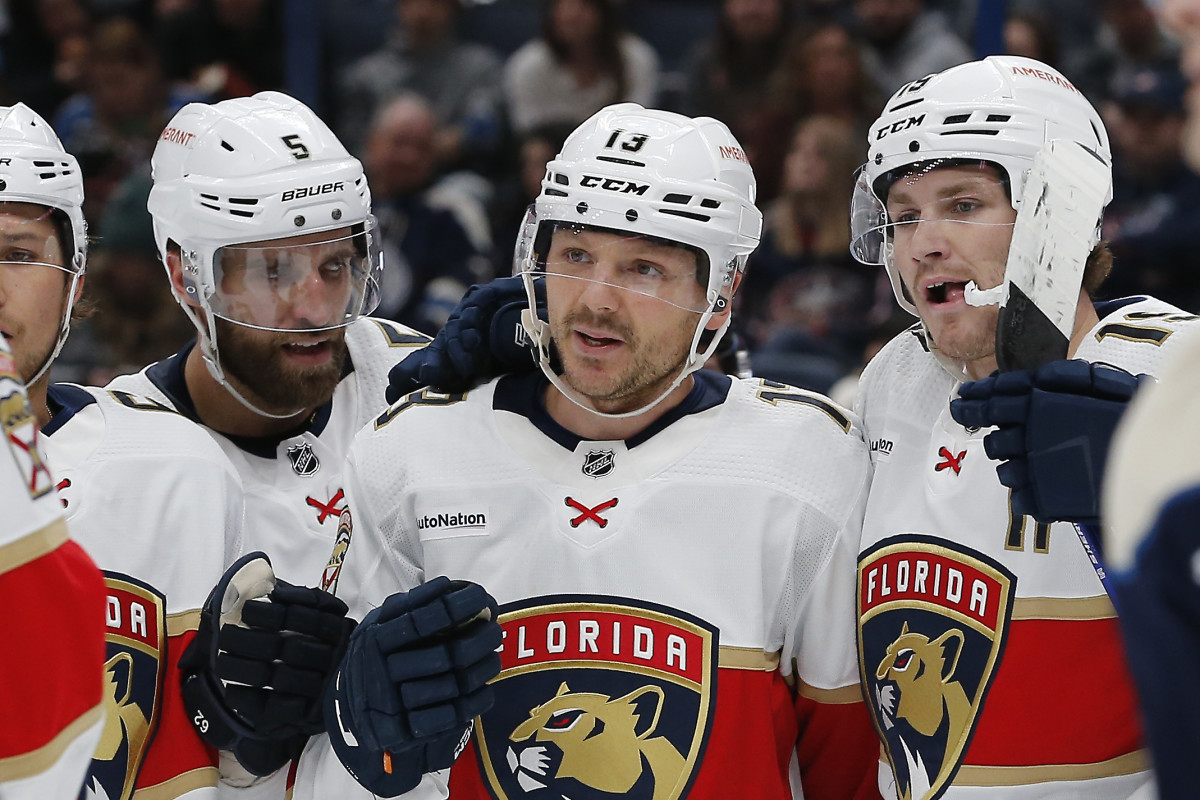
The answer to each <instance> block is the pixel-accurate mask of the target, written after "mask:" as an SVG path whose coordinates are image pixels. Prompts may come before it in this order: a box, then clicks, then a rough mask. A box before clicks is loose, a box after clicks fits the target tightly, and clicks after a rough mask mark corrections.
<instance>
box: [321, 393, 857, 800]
mask: <svg viewBox="0 0 1200 800" xmlns="http://www.w3.org/2000/svg"><path fill="white" fill-rule="evenodd" d="M545 385H546V382H545V379H544V378H543V377H542V376H541V375H527V376H511V377H506V378H501V379H500V380H499V381H495V382H492V383H490V384H487V385H485V386H483V387H480V388H479V389H477V390H475V391H473V392H471V393H469V394H468V395H465V396H464V395H443V394H437V393H434V392H431V391H424V392H420V393H415V394H412V395H409V396H408V397H407V398H404V399H402V400H401V401H400V402H399V403H398V404H396V405H395V406H393V407H392V408H390V409H389V410H388V411H387V412H385V413H384V414H383V415H381V416H380V417H379V418H378V419H377V420H376V422H375V424H374V426H371V427H368V428H367V429H364V431H363V433H362V434H360V436H359V438H358V439H356V442H355V445H354V447H353V448H352V450H351V457H350V461H349V462H348V466H347V492H348V495H349V498H350V499H349V502H350V504H351V509H350V511H351V516H352V517H353V524H354V526H355V532H354V536H353V538H352V539H351V543H350V548H349V551H348V553H347V556H346V564H345V566H344V573H343V590H344V591H345V590H346V589H347V588H348V586H347V584H346V581H347V580H349V581H352V585H354V586H355V587H356V591H357V594H356V596H355V597H354V598H353V602H352V604H351V608H352V610H354V609H356V608H357V609H358V610H359V611H360V612H361V610H362V609H365V608H367V607H369V606H371V605H373V604H377V603H378V602H379V601H380V600H381V599H382V597H383V596H385V595H386V594H388V593H389V592H391V591H395V590H396V589H401V588H408V587H411V586H412V585H414V584H415V583H416V582H418V581H420V580H422V579H424V578H425V577H426V576H428V577H433V576H435V575H442V574H445V575H449V576H451V577H454V578H462V579H468V580H473V581H476V582H479V583H481V584H482V585H483V586H484V587H485V588H487V589H488V591H490V592H491V593H492V594H493V595H494V596H495V597H496V598H497V600H498V601H499V602H500V603H501V613H502V615H501V620H500V621H501V625H502V628H503V631H504V644H503V649H502V651H501V657H502V664H503V670H502V672H501V673H500V676H499V677H498V678H497V679H496V682H495V687H496V694H497V698H498V700H497V704H496V707H495V708H494V709H493V710H492V711H490V712H489V713H488V714H486V715H484V716H483V717H482V718H481V721H480V723H479V725H478V726H477V731H478V735H477V736H476V737H475V739H474V740H473V742H472V744H471V745H470V746H469V747H468V750H467V752H466V753H465V754H464V755H463V756H462V757H460V759H459V760H458V762H457V764H456V765H455V767H454V769H453V770H452V773H451V795H452V796H454V797H466V798H471V797H479V798H484V797H496V798H517V797H524V796H542V795H543V794H544V796H546V797H559V796H565V797H572V798H583V797H607V796H612V795H613V794H621V795H623V796H628V797H635V798H646V800H651V798H653V799H654V800H659V799H660V798H684V797H687V798H692V799H693V800H695V799H696V798H718V797H719V798H726V797H759V798H792V797H799V796H801V795H800V787H799V785H798V782H799V779H798V778H797V776H802V780H803V785H804V795H805V796H808V797H848V796H851V795H852V794H853V793H854V791H855V789H856V788H857V787H858V786H859V785H860V784H862V783H863V782H864V781H867V782H868V784H869V782H870V780H871V779H873V765H874V762H875V756H876V754H877V752H878V751H877V748H878V743H877V742H876V740H875V738H874V736H873V733H872V732H871V730H870V725H869V722H868V719H867V715H866V713H865V709H864V708H863V706H862V704H861V693H860V691H859V688H858V680H857V667H856V660H855V655H854V647H853V599H852V592H853V585H852V584H853V574H854V571H853V560H854V549H855V546H856V543H857V538H858V530H859V523H860V514H861V513H862V507H863V506H862V504H863V501H864V497H865V490H866V485H867V479H868V455H867V451H866V445H865V442H864V441H863V440H862V438H861V436H860V435H859V431H858V428H857V426H856V425H855V424H854V423H853V421H852V419H851V417H850V416H849V414H848V412H846V411H844V410H843V409H840V408H839V407H837V406H835V405H834V404H832V403H831V402H830V401H828V400H826V399H825V398H823V397H820V396H818V395H813V394H810V393H807V392H802V391H800V390H797V389H793V388H791V387H786V386H782V385H779V384H768V383H765V382H760V381H753V382H752V381H737V380H731V379H729V378H727V377H725V376H718V375H716V374H714V373H708V372H699V373H696V382H695V387H694V388H693V390H692V392H691V393H690V394H689V395H688V397H687V398H686V399H685V400H684V402H683V403H682V404H681V405H680V406H678V407H676V408H673V409H671V410H670V411H668V412H667V414H666V415H664V416H663V417H662V418H661V419H659V420H658V421H656V422H655V423H654V424H653V425H651V426H650V427H649V428H648V429H647V430H645V431H643V432H642V433H641V434H639V435H637V436H635V437H633V438H631V439H628V440H624V441H590V440H584V439H581V438H579V437H578V436H575V435H573V434H571V433H570V432H569V431H567V430H565V429H563V428H562V427H560V426H559V425H557V424H556V423H555V422H554V421H553V420H552V419H551V418H550V417H549V416H548V415H547V413H546V411H545V408H544V406H543V405H542V403H541V401H540V397H541V395H542V392H543V391H544V388H545ZM798 739H799V744H798V745H797V740H798ZM833 742H836V743H837V746H834V747H831V746H830V745H831V743H833Z"/></svg>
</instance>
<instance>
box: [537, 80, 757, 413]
mask: <svg viewBox="0 0 1200 800" xmlns="http://www.w3.org/2000/svg"><path fill="white" fill-rule="evenodd" d="M755 193H756V183H755V179H754V172H753V170H752V169H751V168H750V163H749V160H748V159H747V157H746V153H745V151H744V150H743V149H742V147H741V145H740V144H738V142H737V140H736V139H735V138H734V136H733V134H732V133H731V132H730V131H729V128H727V127H726V126H725V124H724V123H722V122H719V121H718V120H715V119H712V118H710V117H698V118H695V119H693V118H690V117H686V116H683V115H681V114H675V113H672V112H669V111H659V110H656V109H647V108H643V107H642V106H640V105H637V104H636V103H621V104H617V105H612V106H608V107H606V108H603V109H601V110H600V111H598V112H596V114H594V115H593V116H592V117H591V118H590V119H588V120H587V121H585V122H584V123H583V124H582V125H580V126H579V127H578V128H576V129H575V131H574V132H573V133H572V134H571V135H570V136H569V137H568V138H567V140H566V142H565V143H564V144H563V147H562V151H561V152H560V153H559V154H558V155H557V156H556V157H555V158H554V159H552V160H551V161H550V162H549V163H548V164H547V165H546V174H545V177H543V179H542V188H541V192H540V194H539V195H538V197H537V200H536V201H535V203H534V205H533V206H532V207H531V208H530V210H529V212H528V214H527V216H526V220H525V224H524V225H523V226H522V233H521V236H520V237H519V239H518V242H517V251H516V256H515V258H514V272H515V274H518V275H521V276H522V277H523V278H524V282H525V287H526V292H527V294H528V297H529V304H530V307H531V308H533V307H535V306H536V294H535V281H536V280H537V279H538V278H539V277H541V276H542V275H544V274H545V258H546V252H547V249H548V247H549V244H550V238H551V235H552V234H553V231H554V229H555V228H556V227H560V226H568V227H584V228H594V229H598V230H601V231H605V232H613V233H619V234H623V235H632V236H639V237H647V238H651V239H655V240H658V241H662V242H667V243H672V244H679V245H683V246H684V247H686V248H687V249H689V250H691V251H692V252H693V253H695V254H696V255H697V261H698V272H697V278H698V280H699V281H700V284H701V286H702V288H704V290H705V303H704V307H703V308H698V309H695V310H696V311H699V312H700V319H699V320H698V322H697V326H696V332H695V335H694V336H693V339H692V343H691V351H690V353H689V354H688V357H687V361H686V363H685V366H684V369H683V371H682V372H681V374H680V375H679V376H678V377H677V379H676V380H675V382H674V383H673V384H672V385H671V386H670V388H668V389H667V391H666V392H664V394H663V395H662V396H661V397H659V398H658V399H657V400H655V401H654V403H651V404H650V405H648V406H645V407H643V408H641V409H638V410H637V411H634V412H630V414H624V415H615V416H629V415H631V414H637V413H642V412H643V411H646V410H648V409H649V408H651V407H653V405H655V404H657V403H658V402H659V400H661V399H662V397H665V396H666V394H669V393H670V391H671V390H672V389H674V388H675V387H676V386H678V385H679V383H680V382H682V381H683V379H684V378H685V377H686V376H687V375H689V374H690V373H692V372H694V371H695V370H697V369H699V368H700V367H702V366H703V365H704V363H705V361H707V360H708V358H709V356H711V355H712V353H713V351H715V350H716V347H717V345H718V343H719V342H720V339H721V336H722V335H723V334H724V333H725V330H726V329H727V328H728V326H729V317H728V315H726V316H725V319H724V321H723V322H722V323H721V325H720V326H719V327H718V328H717V329H716V330H715V331H713V332H712V334H711V335H709V336H705V332H706V329H707V326H708V323H709V321H710V320H711V318H712V317H713V315H714V314H720V313H722V312H724V311H725V310H726V309H727V308H728V306H729V302H730V299H731V297H732V292H733V286H734V276H735V274H736V273H737V272H740V271H741V270H744V269H745V266H746V259H747V258H748V257H749V255H750V253H751V252H753V251H754V249H755V247H757V246H758V242H759V237H760V236H761V233H762V212H760V211H759V210H758V208H757V207H756V206H755V204H754V203H755ZM524 324H525V329H526V332H527V333H528V334H529V336H530V338H531V339H532V341H533V342H534V344H535V346H536V348H537V351H538V358H539V362H540V364H541V366H542V370H543V371H544V372H545V373H546V375H547V376H548V377H549V378H550V379H551V381H553V382H554V383H555V385H556V386H558V388H559V389H560V390H562V391H563V392H564V393H565V394H566V395H567V396H568V397H570V398H571V399H572V400H576V402H578V400H577V399H576V398H575V397H574V395H573V394H572V392H571V391H570V390H569V389H567V388H566V387H564V386H563V385H562V383H561V381H560V379H559V378H558V376H557V375H555V374H554V372H553V370H552V369H551V366H550V330H549V325H548V324H546V323H545V322H543V321H542V320H540V319H538V318H537V316H536V315H535V314H532V313H526V315H525V319H524ZM581 405H582V404H581ZM584 407H585V408H587V406H584ZM589 410H594V409H590V408H589Z"/></svg>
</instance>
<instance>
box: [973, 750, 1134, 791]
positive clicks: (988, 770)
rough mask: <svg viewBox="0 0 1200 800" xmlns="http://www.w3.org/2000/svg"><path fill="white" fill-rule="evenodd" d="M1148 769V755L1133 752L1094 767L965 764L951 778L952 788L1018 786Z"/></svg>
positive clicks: (1125, 773) (1086, 778) (1110, 776)
mask: <svg viewBox="0 0 1200 800" xmlns="http://www.w3.org/2000/svg"><path fill="white" fill-rule="evenodd" d="M1148 769H1150V755H1149V753H1148V752H1147V751H1146V750H1134V751H1133V752H1132V753H1126V754H1125V755H1123V756H1117V757H1116V758H1110V759H1109V760H1108V761H1098V762H1096V763H1095V764H1039V765H1036V766H1029V767H976V766H970V765H967V764H964V765H962V766H961V767H959V768H958V772H957V773H956V774H955V776H954V785H955V786H1021V785H1025V784H1030V783H1042V782H1049V781H1086V780H1092V779H1094V778H1113V777H1116V776H1118V775H1132V774H1133V773H1135V772H1142V771H1144V770H1148Z"/></svg>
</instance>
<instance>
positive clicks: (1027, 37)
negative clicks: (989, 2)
mask: <svg viewBox="0 0 1200 800" xmlns="http://www.w3.org/2000/svg"><path fill="white" fill-rule="evenodd" d="M1004 52H1005V53H1007V54H1008V55H1011V56H1025V57H1026V58H1033V59H1036V60H1038V61H1041V62H1042V63H1043V64H1049V65H1050V66H1052V67H1054V68H1055V69H1060V68H1061V65H1060V64H1059V46H1058V32H1057V31H1056V30H1055V29H1054V25H1053V24H1052V23H1051V22H1050V19H1049V18H1048V17H1046V16H1045V15H1044V14H1040V13H1038V12H1036V11H1019V12H1016V13H1012V14H1009V15H1008V18H1007V19H1006V20H1005V21H1004Z"/></svg>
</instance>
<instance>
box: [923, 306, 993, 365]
mask: <svg viewBox="0 0 1200 800" xmlns="http://www.w3.org/2000/svg"><path fill="white" fill-rule="evenodd" d="M977 311H978V312H980V313H978V314H972V315H971V316H972V317H974V318H973V319H961V318H960V319H957V320H955V322H956V323H957V324H956V325H954V326H953V328H950V327H949V326H944V325H943V331H942V332H941V333H940V334H935V333H934V332H933V331H930V338H931V339H932V340H933V343H934V345H936V346H937V348H938V349H939V350H941V351H942V354H943V355H945V356H946V357H948V358H950V359H952V360H954V361H957V362H960V363H963V364H968V363H971V362H974V361H979V360H981V359H985V358H992V357H994V356H995V355H996V321H997V319H998V318H999V310H998V309H997V308H996V307H995V306H987V307H985V308H980V309H977Z"/></svg>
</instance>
